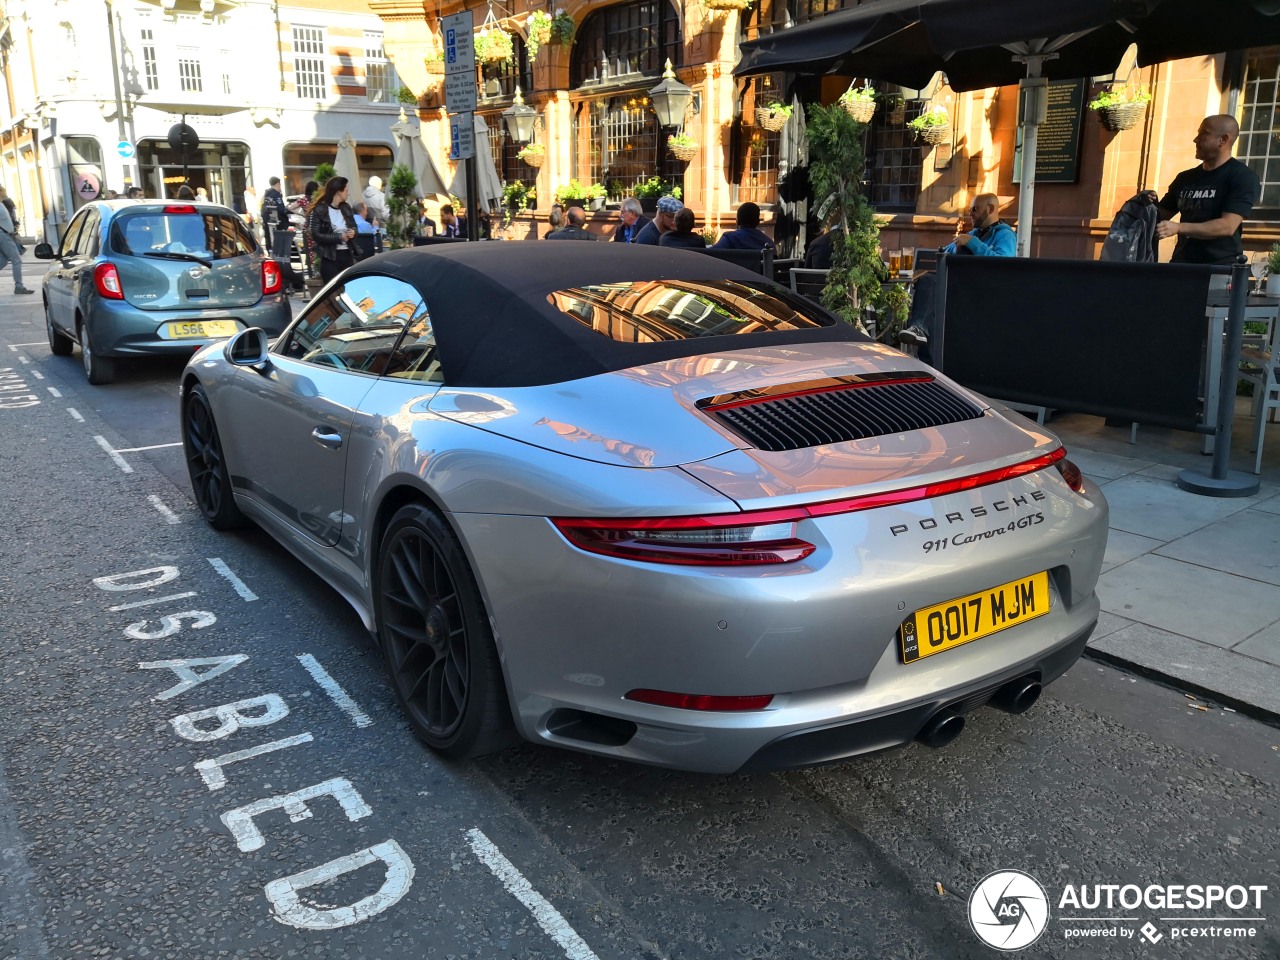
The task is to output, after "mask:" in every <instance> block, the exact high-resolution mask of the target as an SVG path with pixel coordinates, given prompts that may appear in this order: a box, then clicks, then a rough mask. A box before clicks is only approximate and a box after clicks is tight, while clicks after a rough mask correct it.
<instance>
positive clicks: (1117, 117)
mask: <svg viewBox="0 0 1280 960" xmlns="http://www.w3.org/2000/svg"><path fill="white" fill-rule="evenodd" d="M1146 112H1147V105H1146V104H1145V103H1139V102H1138V101H1136V100H1130V101H1128V102H1127V103H1117V104H1116V105H1115V106H1112V107H1099V108H1098V119H1099V120H1101V121H1102V125H1103V126H1104V127H1106V128H1107V129H1108V130H1129V129H1131V128H1133V127H1136V126H1137V125H1138V124H1139V123H1141V122H1142V116H1143V114H1145V113H1146Z"/></svg>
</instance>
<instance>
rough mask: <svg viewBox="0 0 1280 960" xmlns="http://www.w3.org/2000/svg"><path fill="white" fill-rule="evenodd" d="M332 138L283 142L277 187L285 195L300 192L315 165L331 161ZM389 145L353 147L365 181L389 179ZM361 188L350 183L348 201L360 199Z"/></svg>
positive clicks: (334, 150) (335, 146)
mask: <svg viewBox="0 0 1280 960" xmlns="http://www.w3.org/2000/svg"><path fill="white" fill-rule="evenodd" d="M337 150H338V142H337V141H336V140H317V141H315V142H314V143H286V144H285V145H284V155H283V156H282V158H281V159H282V160H283V161H284V164H283V166H284V174H283V176H284V183H283V184H282V185H281V190H283V191H284V193H285V196H295V195H297V194H300V193H302V189H303V187H304V186H305V185H306V182H307V181H308V180H314V179H315V176H316V167H318V166H319V165H320V164H322V163H333V157H334V154H335V153H337ZM391 159H392V155H391V147H389V146H387V145H385V144H381V143H361V144H360V145H359V146H357V147H356V166H357V167H359V168H360V177H361V179H362V180H364V182H365V183H368V182H369V181H368V178H369V177H372V176H379V177H381V178H382V182H383V183H388V182H389V181H390V180H391ZM363 199H364V198H363V196H362V195H361V190H358V189H356V185H354V184H353V185H352V190H351V199H350V201H349V202H350V203H351V204H352V205H354V204H355V203H356V201H357V200H363Z"/></svg>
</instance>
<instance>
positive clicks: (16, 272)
mask: <svg viewBox="0 0 1280 960" xmlns="http://www.w3.org/2000/svg"><path fill="white" fill-rule="evenodd" d="M6 196H7V195H6ZM16 232H17V227H15V226H14V223H13V218H11V217H10V216H9V210H8V209H7V208H6V207H5V206H4V205H3V204H0V270H3V269H4V268H5V265H6V264H9V263H12V264H13V292H14V293H35V291H34V290H30V289H28V288H27V287H24V286H23V285H22V251H21V250H20V249H19V248H18V238H17V237H16V236H15V233H16Z"/></svg>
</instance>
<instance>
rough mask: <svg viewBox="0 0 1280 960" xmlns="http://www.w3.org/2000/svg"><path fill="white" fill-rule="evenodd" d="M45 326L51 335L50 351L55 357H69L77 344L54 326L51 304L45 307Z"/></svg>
mask: <svg viewBox="0 0 1280 960" xmlns="http://www.w3.org/2000/svg"><path fill="white" fill-rule="evenodd" d="M44 326H45V331H46V332H47V333H48V334H49V350H50V352H51V353H52V354H53V355H54V356H55V357H69V356H71V351H72V350H74V349H75V346H76V342H75V341H74V340H72V339H71V338H70V337H68V336H67V335H66V334H65V333H63V332H62V331H61V330H59V329H58V328H57V327H55V326H54V325H53V314H51V313H50V312H49V304H48V303H46V304H45V305H44Z"/></svg>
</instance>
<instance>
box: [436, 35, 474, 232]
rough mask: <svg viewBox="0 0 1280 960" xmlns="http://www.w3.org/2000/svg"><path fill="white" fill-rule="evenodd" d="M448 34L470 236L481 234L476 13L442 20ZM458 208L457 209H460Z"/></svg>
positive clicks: (455, 138) (452, 130) (448, 74)
mask: <svg viewBox="0 0 1280 960" xmlns="http://www.w3.org/2000/svg"><path fill="white" fill-rule="evenodd" d="M440 27H441V31H442V33H443V36H444V105H445V110H446V112H448V114H449V143H450V154H449V157H450V159H452V160H457V161H459V162H460V163H462V164H463V170H464V176H465V177H466V182H467V239H468V240H478V239H479V238H480V206H479V203H478V197H477V194H478V193H479V192H480V188H479V186H478V185H477V182H476V181H477V177H476V163H475V121H474V119H473V118H472V114H474V113H475V109H476V51H475V46H474V44H473V43H472V42H471V36H472V33H473V32H474V30H475V17H474V15H473V13H472V12H471V11H470V10H464V11H462V12H461V13H454V14H451V15H449V16H447V17H442V18H441V20H440ZM456 212H457V211H455V213H456Z"/></svg>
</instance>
